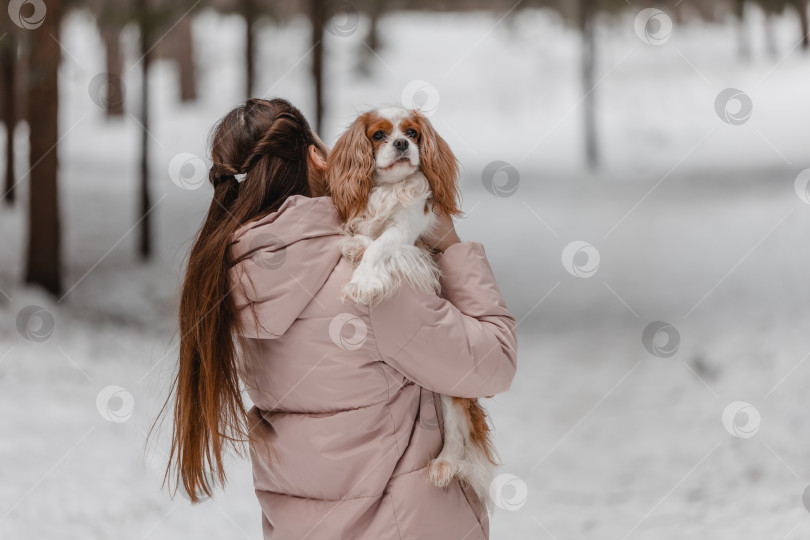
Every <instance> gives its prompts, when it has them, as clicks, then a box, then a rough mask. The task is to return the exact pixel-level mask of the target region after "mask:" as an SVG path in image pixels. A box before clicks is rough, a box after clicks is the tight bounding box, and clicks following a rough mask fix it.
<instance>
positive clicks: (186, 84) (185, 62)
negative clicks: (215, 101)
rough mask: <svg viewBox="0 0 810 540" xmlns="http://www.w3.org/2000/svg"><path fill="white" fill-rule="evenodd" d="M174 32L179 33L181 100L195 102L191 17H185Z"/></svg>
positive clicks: (178, 51)
mask: <svg viewBox="0 0 810 540" xmlns="http://www.w3.org/2000/svg"><path fill="white" fill-rule="evenodd" d="M174 32H176V33H177V40H176V43H177V61H178V63H179V64H180V100H181V101H184V102H188V101H194V100H195V99H197V70H196V69H195V64H194V41H193V39H192V35H191V17H183V18H182V19H181V20H180V21H179V22H178V23H177V27H175V29H174Z"/></svg>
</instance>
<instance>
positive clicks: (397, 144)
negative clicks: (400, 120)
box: [394, 139, 408, 152]
mask: <svg viewBox="0 0 810 540" xmlns="http://www.w3.org/2000/svg"><path fill="white" fill-rule="evenodd" d="M394 148H396V149H397V150H399V151H400V152H404V151H405V150H407V149H408V139H397V140H395V141H394Z"/></svg>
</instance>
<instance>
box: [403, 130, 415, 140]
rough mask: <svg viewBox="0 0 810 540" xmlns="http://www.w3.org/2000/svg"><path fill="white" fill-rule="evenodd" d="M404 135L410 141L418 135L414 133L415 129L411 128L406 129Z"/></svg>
mask: <svg viewBox="0 0 810 540" xmlns="http://www.w3.org/2000/svg"><path fill="white" fill-rule="evenodd" d="M405 135H407V136H408V137H410V138H411V139H415V138H416V136H417V135H418V133H416V130H415V129H413V128H411V129H408V130H406V131H405Z"/></svg>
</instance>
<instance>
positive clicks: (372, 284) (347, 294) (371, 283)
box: [341, 273, 386, 305]
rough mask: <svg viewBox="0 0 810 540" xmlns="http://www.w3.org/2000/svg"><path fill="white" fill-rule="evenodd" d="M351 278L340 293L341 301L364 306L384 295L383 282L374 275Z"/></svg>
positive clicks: (384, 286) (384, 287)
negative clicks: (346, 300)
mask: <svg viewBox="0 0 810 540" xmlns="http://www.w3.org/2000/svg"><path fill="white" fill-rule="evenodd" d="M357 274H358V273H355V276H354V277H352V279H351V281H349V282H348V283H347V284H346V285H344V286H343V290H342V291H341V293H342V296H341V298H342V299H344V300H345V299H348V300H351V301H352V302H354V303H355V304H360V305H366V304H370V303H372V302H373V301H374V300H377V299H380V298H382V297H383V296H384V295H385V290H386V285H385V282H384V281H383V280H382V279H380V278H379V277H377V276H375V275H371V274H369V275H363V274H362V273H361V274H360V275H357Z"/></svg>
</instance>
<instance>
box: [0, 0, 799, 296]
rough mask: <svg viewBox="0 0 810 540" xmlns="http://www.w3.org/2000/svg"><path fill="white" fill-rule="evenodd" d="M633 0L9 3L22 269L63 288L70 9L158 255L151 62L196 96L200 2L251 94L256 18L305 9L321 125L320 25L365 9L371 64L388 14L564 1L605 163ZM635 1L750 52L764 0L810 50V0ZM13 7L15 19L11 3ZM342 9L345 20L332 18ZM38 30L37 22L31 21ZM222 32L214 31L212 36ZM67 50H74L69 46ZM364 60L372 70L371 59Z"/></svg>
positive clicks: (6, 61) (344, 27) (9, 91)
mask: <svg viewBox="0 0 810 540" xmlns="http://www.w3.org/2000/svg"><path fill="white" fill-rule="evenodd" d="M629 5H631V4H630V3H629V2H627V0H580V1H578V2H577V1H570V2H566V1H562V0H559V1H553V0H551V1H537V0H525V1H521V2H518V3H513V2H511V1H499V0H494V1H474V0H469V1H441V2H433V1H392V2H384V1H382V0H368V1H365V2H363V1H359V0H356V1H353V2H351V3H349V2H344V1H334V0H311V1H309V2H297V1H285V0H281V1H262V0H242V1H239V0H232V1H229V0H219V1H213V2H202V0H198V1H196V2H191V1H171V2H169V1H160V0H138V1H128V0H126V1H121V0H116V1H112V0H109V1H104V0H94V1H88V2H80V1H55V0H49V1H48V2H47V3H45V2H44V1H42V0H28V1H21V0H12V1H11V2H10V3H9V17H8V18H4V19H3V20H2V23H1V24H0V35H2V36H3V39H2V41H0V60H1V61H2V66H0V70H1V72H2V75H3V77H2V88H0V96H2V110H1V111H0V113H1V116H0V119H2V121H3V124H4V126H5V128H6V137H5V148H4V153H3V155H4V157H5V167H4V173H3V174H4V181H3V186H4V188H3V196H2V199H3V201H4V202H5V204H6V205H13V204H14V202H15V199H16V197H15V194H16V190H15V188H16V187H17V185H18V184H19V183H21V182H24V181H30V186H31V190H30V197H29V201H28V205H29V227H28V231H27V233H28V234H27V237H28V248H27V253H28V257H27V262H26V270H25V280H26V282H28V283H34V284H38V285H41V286H42V287H44V288H45V289H46V290H48V291H50V292H51V293H53V294H56V295H58V294H59V293H60V292H61V291H62V287H63V284H62V275H61V267H62V264H61V257H60V245H61V244H60V241H59V238H60V230H59V229H60V227H59V200H58V184H59V182H58V158H57V155H58V153H59V152H58V146H59V141H60V138H61V136H62V134H61V133H60V131H59V125H58V119H59V77H58V72H59V66H60V63H61V61H62V59H63V58H62V57H63V56H64V54H63V50H62V47H61V45H60V41H59V35H60V27H61V25H62V21H63V19H64V18H65V17H66V16H68V15H69V14H70V12H71V11H76V10H82V11H86V12H88V13H89V14H91V15H92V16H93V18H94V19H95V21H96V24H97V25H98V32H99V34H100V35H101V38H102V42H103V47H104V57H105V71H104V72H102V73H100V74H99V75H97V76H96V78H94V79H93V80H92V83H91V84H92V86H91V88H90V92H92V93H94V94H95V95H96V96H97V100H98V101H99V102H100V103H102V104H103V106H104V108H105V112H106V114H107V116H108V117H109V118H111V119H114V118H116V117H121V116H123V115H125V114H129V115H132V116H134V117H135V119H136V121H137V122H138V124H139V125H140V126H141V128H142V136H141V138H140V143H139V148H138V149H137V150H136V151H137V152H138V154H139V155H140V166H139V176H140V180H139V185H140V188H139V193H138V197H137V201H136V202H137V205H138V211H139V216H140V219H139V220H138V254H139V256H140V257H141V258H143V259H148V258H149V257H150V256H151V254H152V251H153V249H152V244H153V240H152V235H153V232H152V225H151V218H150V216H149V209H150V207H151V205H152V197H151V195H150V189H149V178H150V174H154V172H152V171H150V158H149V147H150V139H149V126H150V114H149V110H150V109H149V103H150V96H149V94H150V93H149V70H150V66H151V65H152V64H153V63H155V62H156V61H160V60H169V61H171V62H173V63H174V64H175V65H176V68H175V69H176V70H177V73H178V78H179V85H178V91H179V99H180V101H181V102H184V103H185V102H192V101H194V100H195V99H197V92H198V90H197V86H198V84H199V83H198V80H197V67H196V64H197V63H198V62H199V61H200V59H198V58H197V57H196V56H195V47H194V41H193V39H192V30H191V29H192V20H193V17H194V14H195V11H199V10H201V9H209V8H214V9H216V10H217V11H218V12H221V13H223V14H235V15H238V16H239V17H241V18H243V20H244V36H243V51H242V54H243V56H244V58H243V59H241V60H242V62H243V64H244V74H243V85H244V96H245V98H247V97H254V96H256V95H257V94H256V93H255V90H256V70H257V69H261V66H257V65H256V64H257V61H256V55H257V49H259V48H260V47H261V43H258V42H257V34H256V30H257V28H259V27H261V26H262V25H274V24H275V25H283V24H285V22H286V21H289V20H290V19H292V18H295V17H300V16H303V17H306V18H307V19H308V20H309V22H310V25H311V27H312V28H311V35H310V52H311V58H308V61H309V62H310V63H311V71H312V92H313V96H314V97H313V99H314V107H313V111H312V113H311V118H312V122H313V125H314V126H315V129H316V130H317V131H320V129H321V122H322V119H323V117H324V114H325V113H324V107H325V106H326V104H325V100H324V93H325V92H326V91H327V89H326V88H325V81H324V72H325V67H324V61H325V60H324V46H325V45H324V32H326V31H327V30H331V31H332V32H334V33H336V34H337V35H340V33H341V32H350V33H353V32H354V31H355V30H356V28H357V26H358V24H359V22H358V19H359V17H360V16H361V15H362V16H363V17H365V18H367V19H368V27H367V29H366V33H367V35H366V36H365V39H364V41H363V44H364V46H365V48H366V49H367V50H365V51H364V50H360V51H358V52H359V53H361V54H364V55H367V58H365V60H364V61H365V62H366V63H373V62H375V59H373V58H371V56H374V55H376V54H377V52H378V49H379V48H380V46H381V37H380V35H379V24H378V22H379V20H380V18H382V17H386V16H390V15H395V14H397V13H401V12H406V11H419V12H424V11H438V12H463V11H473V10H490V11H493V12H504V13H508V14H513V12H517V13H514V14H513V16H519V10H524V9H531V8H548V9H552V10H555V11H557V12H558V14H559V16H560V18H561V20H562V21H564V22H565V24H567V25H571V26H572V27H575V28H577V29H578V30H579V32H580V33H581V36H582V48H581V59H580V62H581V70H582V86H583V94H584V95H585V100H584V101H585V104H584V118H585V122H584V125H583V140H584V159H585V161H586V163H587V164H588V165H589V166H591V167H595V166H597V165H598V163H599V149H598V140H597V138H598V131H597V129H598V128H597V126H596V118H595V117H596V113H595V111H594V110H593V108H594V101H593V97H592V94H593V88H594V85H595V84H596V82H597V72H596V55H597V49H598V46H599V44H598V43H597V39H596V33H595V26H596V24H597V21H598V20H604V19H605V17H606V16H611V15H618V14H622V13H624V12H626V11H627V10H628V7H629ZM632 5H633V7H635V8H639V7H644V6H645V5H650V6H652V5H655V6H656V7H658V8H663V9H666V10H667V13H669V14H671V17H672V18H673V19H674V21H676V22H681V21H683V20H685V19H687V18H700V19H701V20H704V21H707V22H713V23H717V22H720V21H726V22H727V21H728V19H729V18H731V17H733V18H734V19H736V20H735V23H736V24H737V26H738V27H739V31H738V40H739V43H738V48H739V56H740V59H741V60H747V59H750V57H751V54H752V45H751V43H750V37H749V30H748V29H747V27H746V26H747V25H746V20H745V15H746V10H750V9H752V8H759V9H760V10H761V11H762V13H763V14H764V18H762V24H763V31H764V32H765V35H766V40H765V44H766V47H767V50H768V52H769V53H770V54H771V55H772V56H774V57H778V54H779V51H778V46H777V38H776V35H775V33H776V30H775V29H774V25H773V22H772V19H773V17H775V16H778V15H781V14H783V13H784V12H785V11H792V12H795V15H796V19H797V22H798V24H799V26H798V27H797V29H796V31H797V34H798V35H799V36H801V40H800V41H801V48H802V49H803V50H805V51H808V50H810V37H809V36H810V27H808V2H807V0H759V1H756V2H748V1H745V0H734V1H728V0H702V1H695V2H689V1H684V0H673V1H670V2H646V3H644V2H636V3H635V4H632ZM15 9H16V17H17V20H16V21H15V20H14V13H12V10H15ZM335 19H337V20H335ZM127 27H135V28H137V30H138V33H139V40H138V55H139V56H138V58H137V59H136V60H135V62H134V63H133V64H132V65H131V66H129V65H126V60H125V58H124V55H123V51H122V46H121V34H122V32H123V31H124V29H125V28H127ZM31 30H39V31H31ZM214 39H216V38H214ZM68 54H69V52H68ZM130 69H137V70H138V71H139V73H140V88H138V94H139V95H140V99H136V100H129V101H127V100H125V91H124V86H125V84H124V79H123V78H124V76H125V73H126V72H128V71H129V70H130ZM364 69H370V68H369V67H368V66H366V67H365V68H364ZM21 122H25V123H26V124H27V125H28V130H29V133H30V152H29V155H28V156H27V159H26V157H24V156H21V157H20V158H18V157H16V156H15V150H14V137H13V136H9V135H8V134H9V133H13V132H14V131H15V129H16V126H17V125H18V124H19V123H21ZM18 160H20V161H22V167H23V168H25V169H28V170H27V172H26V173H24V174H23V175H22V177H21V178H17V177H16V176H15V170H16V166H17V165H16V163H17V161H18Z"/></svg>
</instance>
